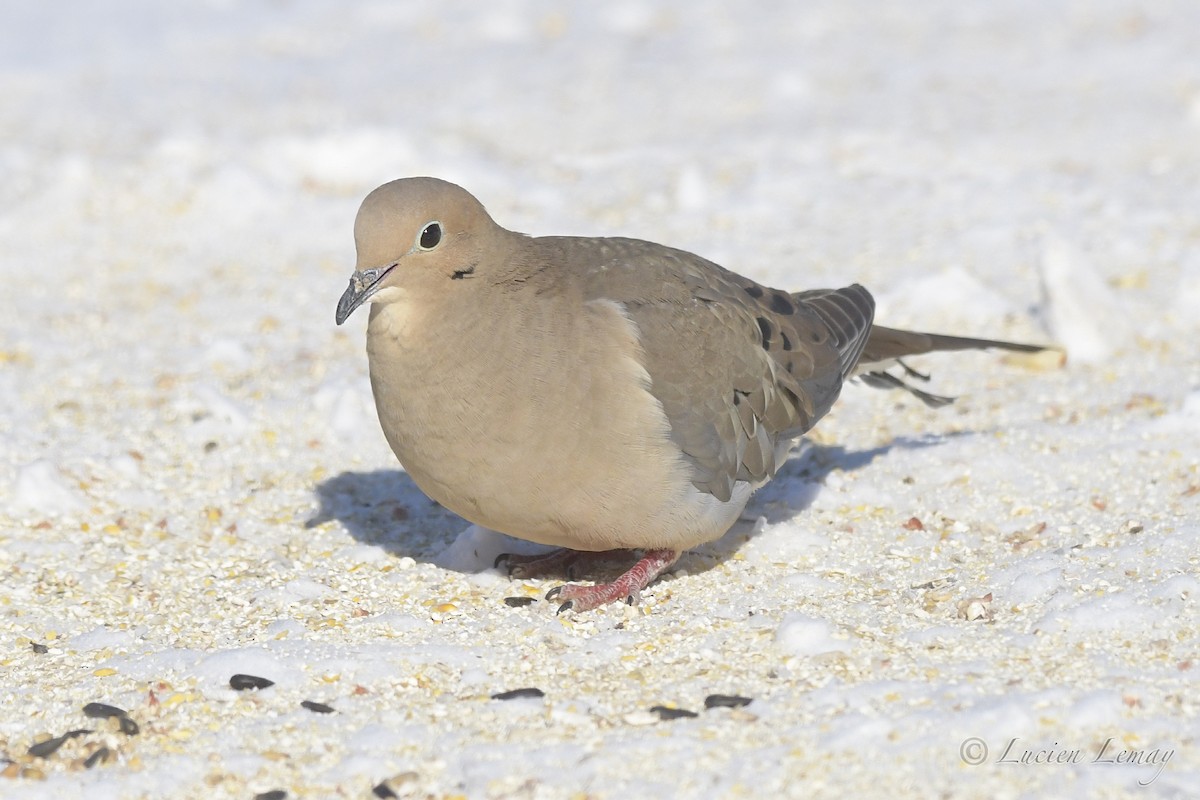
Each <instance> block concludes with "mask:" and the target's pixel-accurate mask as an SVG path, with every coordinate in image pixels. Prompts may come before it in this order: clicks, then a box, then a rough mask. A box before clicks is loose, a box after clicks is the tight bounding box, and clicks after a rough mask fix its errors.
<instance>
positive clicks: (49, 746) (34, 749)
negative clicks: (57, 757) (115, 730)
mask: <svg viewBox="0 0 1200 800" xmlns="http://www.w3.org/2000/svg"><path fill="white" fill-rule="evenodd" d="M91 732H92V731H91V730H90V729H88V728H78V729H76V730H73V731H67V732H66V733H64V734H63V735H62V736H55V737H54V738H53V739H47V740H46V741H44V742H38V743H37V744H35V745H30V747H29V750H28V752H29V755H31V756H33V757H34V758H48V757H50V756H52V755H54V753H55V751H56V750H58V748H60V747H62V746H63V745H64V744H66V743H67V742H68V741H70V740H71V739H74V738H75V737H76V736H83V735H84V734H86V733H91Z"/></svg>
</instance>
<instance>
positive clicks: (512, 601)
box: [504, 597, 537, 608]
mask: <svg viewBox="0 0 1200 800" xmlns="http://www.w3.org/2000/svg"><path fill="white" fill-rule="evenodd" d="M536 602H537V600H536V599H534V598H532V597H506V598H504V604H505V605H506V606H511V607H512V608H522V607H524V606H531V605H533V604H534V603H536Z"/></svg>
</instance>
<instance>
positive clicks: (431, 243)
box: [417, 220, 442, 250]
mask: <svg viewBox="0 0 1200 800" xmlns="http://www.w3.org/2000/svg"><path fill="white" fill-rule="evenodd" d="M441 242H442V223H440V222H438V221H437V220H434V221H433V222H427V223H425V227H424V228H422V229H421V233H420V234H419V235H418V236H417V247H418V248H419V249H421V250H432V249H433V248H435V247H437V246H438V245H439V244H441Z"/></svg>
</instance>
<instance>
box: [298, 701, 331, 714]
mask: <svg viewBox="0 0 1200 800" xmlns="http://www.w3.org/2000/svg"><path fill="white" fill-rule="evenodd" d="M300 705H302V706H304V707H305V708H307V709H308V710H309V711H313V712H316V713H317V714H332V713H333V706H327V705H325V704H324V703H317V702H314V701H312V700H304V701H302V702H301V703H300Z"/></svg>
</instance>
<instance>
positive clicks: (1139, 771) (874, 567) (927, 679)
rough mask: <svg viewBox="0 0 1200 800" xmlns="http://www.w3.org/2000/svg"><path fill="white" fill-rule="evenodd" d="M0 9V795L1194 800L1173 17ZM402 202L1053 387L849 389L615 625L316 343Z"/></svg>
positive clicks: (971, 9)
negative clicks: (94, 713)
mask: <svg viewBox="0 0 1200 800" xmlns="http://www.w3.org/2000/svg"><path fill="white" fill-rule="evenodd" d="M0 14H2V16H3V24H0V277H2V280H3V284H2V286H3V291H2V292H0V759H2V760H0V796H3V797H6V798H63V797H79V796H86V797H88V798H163V797H212V798H226V797H228V798H249V797H255V796H256V795H260V794H263V793H268V792H273V791H275V792H285V793H286V795H280V794H275V795H270V794H267V795H266V796H267V797H281V796H286V797H303V798H329V797H348V798H365V797H372V796H380V797H384V796H389V795H388V794H387V793H388V791H391V792H394V794H395V795H397V796H400V797H407V796H414V797H425V796H432V797H452V796H466V797H471V798H485V797H486V798H502V797H503V798H559V797H595V798H609V797H612V798H618V797H652V796H662V797H667V796H681V797H683V796H686V797H768V796H797V797H799V796H803V797H845V796H887V797H889V798H891V799H892V800H899V799H900V798H928V797H951V796H953V797H990V798H1006V797H1034V796H1061V797H1067V796H1070V797H1087V796H1090V797H1117V796H1129V797H1185V796H1195V792H1196V791H1197V789H1196V787H1197V786H1200V740H1198V737H1200V700H1198V699H1197V686H1198V684H1200V680H1198V679H1200V645H1198V641H1200V639H1198V637H1200V613H1198V612H1197V605H1198V602H1200V577H1198V571H1200V335H1198V334H1200V322H1198V318H1200V146H1198V143H1200V61H1198V60H1197V57H1196V52H1197V47H1198V46H1200V34H1198V33H1197V32H1198V31H1200V5H1198V4H1196V3H1192V2H1187V1H1186V0H1179V2H1168V1H1162V2H1158V1H1155V0H1151V2H1119V1H1118V0H1078V1H1077V2H1044V1H1043V0H1019V1H1016V2H1006V3H991V2H972V1H969V0H968V1H967V2H964V1H963V0H929V1H928V2H921V3H892V4H883V3H872V2H866V0H852V1H851V2H847V1H846V0H827V1H826V2H812V3H758V4H755V3H751V4H745V3H737V4H735V3H720V2H715V0H714V1H713V2H707V1H706V2H696V0H688V1H687V2H683V1H680V2H671V3H647V2H631V1H629V0H616V1H615V2H609V3H594V4H560V3H554V2H549V1H548V0H547V1H545V2H537V1H535V0H528V1H525V0H497V1H496V2H492V3H488V4H480V3H471V2H463V1H459V2H439V3H415V2H414V3H390V2H382V1H380V2H361V3H321V2H315V1H312V0H286V1H280V2H245V3H231V2H223V1H218V0H213V2H207V3H202V2H192V3H158V2H149V1H148V0H143V1H142V2H136V1H135V0H123V1H117V0H114V2H107V3H84V2H75V3H57V4H51V3H41V4H35V3H18V2H9V3H6V4H4V7H3V11H2V12H0ZM420 174H428V175H437V176H441V177H445V178H448V179H451V180H454V181H456V182H459V183H462V184H463V185H465V186H466V187H468V188H469V189H471V190H472V191H473V192H474V193H476V194H477V195H478V196H479V197H480V198H481V199H482V200H483V202H484V203H485V204H486V205H487V206H488V208H489V209H490V210H491V212H492V213H493V215H494V216H495V217H496V218H497V219H498V220H499V221H500V222H501V223H503V224H506V225H507V226H508V227H511V228H515V229H518V230H524V231H527V232H529V233H536V234H544V233H577V234H621V235H631V236H640V237H644V238H650V239H654V240H657V241H661V242H664V243H668V244H672V245H675V246H679V247H683V248H686V249H690V250H693V251H696V252H699V253H701V254H704V255H706V256H708V257H710V258H713V259H715V260H717V261H719V262H721V263H723V264H725V265H727V266H729V267H731V268H734V269H737V270H738V271H741V272H744V273H746V274H748V275H751V276H753V277H755V278H756V279H758V280H761V281H764V282H767V283H770V284H774V285H777V286H780V287H787V288H795V289H800V288H811V287H817V286H827V285H835V284H843V283H847V282H850V281H855V280H857V281H861V282H863V283H864V284H866V285H867V286H868V287H870V288H871V289H872V290H873V291H874V292H875V293H876V294H877V297H878V299H879V319H880V320H881V321H883V322H884V323H886V324H892V325H897V326H913V327H922V328H926V329H930V330H940V331H947V332H956V333H966V334H976V335H989V336H1006V337H1011V338H1018V339H1025V340H1032V341H1049V340H1054V341H1058V342H1060V343H1062V344H1063V345H1065V346H1066V348H1067V349H1068V350H1069V351H1070V353H1071V360H1070V363H1069V364H1068V365H1067V366H1066V368H1064V369H1054V368H1047V366H1046V365H1044V364H1042V365H1039V364H1029V363H1011V362H1006V361H1005V360H1004V359H1002V358H1001V357H999V356H996V355H993V354H965V355H945V356H938V357H930V358H927V359H922V360H919V361H917V362H916V363H917V365H918V366H920V367H921V368H923V369H929V370H931V371H932V372H933V373H934V383H933V384H932V389H933V391H937V392H944V393H950V394H956V395H958V396H959V400H958V402H957V403H956V404H955V405H953V406H951V407H949V408H947V409H943V410H941V411H931V410H928V409H926V408H924V407H923V406H922V405H921V404H920V403H918V402H915V401H913V400H911V399H910V398H906V397H901V396H898V395H896V394H889V393H883V392H876V391H871V390H868V389H865V388H857V387H851V388H849V389H848V390H847V391H846V392H845V393H844V395H843V398H842V400H841V401H840V402H839V404H838V406H837V407H836V408H835V410H834V411H833V413H832V414H831V415H830V416H829V417H828V418H827V419H826V420H824V421H823V422H822V424H821V425H820V426H819V427H818V429H817V431H816V432H815V434H814V436H813V437H812V440H811V441H810V442H809V443H808V444H806V445H805V446H804V447H803V448H801V449H799V450H798V452H797V454H796V456H795V457H794V458H793V460H792V461H791V462H789V464H788V465H787V466H786V467H785V468H784V470H783V472H782V474H781V476H780V478H779V479H778V480H777V481H776V482H775V483H773V484H771V485H770V486H768V487H767V488H766V489H764V490H763V491H761V492H760V493H759V495H758V496H757V497H756V498H755V499H754V500H753V501H752V503H751V505H750V507H749V508H748V509H747V514H746V520H745V521H744V522H743V523H740V524H739V525H738V526H737V527H735V528H734V530H733V531H731V532H730V534H729V535H728V536H726V537H725V538H724V539H723V540H721V541H718V542H715V543H712V544H710V545H708V546H705V547H702V548H699V549H698V550H696V551H694V552H691V553H689V554H687V555H685V556H684V558H683V559H682V561H681V562H680V565H679V569H678V570H677V571H676V572H675V573H674V574H673V575H672V576H670V577H668V578H667V579H664V580H662V581H661V582H659V583H657V584H656V585H654V586H653V587H652V588H651V590H649V591H648V592H647V593H646V597H645V602H644V603H643V604H642V605H641V606H639V607H633V608H630V607H611V608H605V609H601V610H597V611H594V612H590V613H587V614H582V615H571V614H566V615H563V616H561V617H557V616H555V614H554V606H553V605H552V604H548V603H543V602H540V600H539V602H536V603H534V604H532V605H526V606H519V607H513V606H510V605H508V604H506V603H505V602H504V598H506V597H514V596H515V597H531V598H540V597H541V595H542V594H544V592H545V591H546V590H547V589H548V588H549V587H550V586H552V585H554V582H544V583H543V582H522V581H517V580H511V579H509V578H507V577H505V576H502V575H500V574H498V573H497V572H495V571H493V570H492V569H490V565H491V561H492V558H493V556H494V555H495V554H496V553H498V552H500V551H501V550H505V549H510V548H511V547H513V543H512V542H511V541H508V540H503V539H501V538H500V537H497V536H496V535H493V534H490V533H488V532H485V531H480V530H478V529H474V528H469V527H468V526H467V525H466V523H464V522H463V521H461V520H460V519H458V518H456V517H454V516H452V515H450V514H449V513H447V512H445V511H443V510H441V509H440V508H438V507H435V506H433V505H431V504H430V502H429V501H427V500H426V499H424V498H423V497H422V495H421V494H420V493H419V492H418V491H417V490H416V488H415V487H414V486H413V484H412V483H411V482H410V481H409V480H408V479H407V478H406V477H405V476H404V475H403V473H401V472H400V471H399V470H398V467H397V464H396V463H395V460H394V458H393V456H392V454H391V453H390V451H389V450H388V448H387V446H386V444H385V443H384V441H383V437H382V435H381V434H380V432H379V430H378V424H377V422H376V420H375V416H374V409H373V406H372V402H371V399H370V393H369V388H368V385H367V379H366V366H367V364H366V356H365V353H364V351H363V326H364V323H365V319H366V315H357V316H356V317H354V318H353V319H352V320H351V321H350V323H349V324H348V325H347V326H345V327H344V328H335V327H334V324H333V312H334V306H335V303H336V301H337V298H338V296H339V295H340V293H341V292H342V289H343V288H344V286H345V282H346V278H347V277H348V275H349V272H350V269H351V266H352V264H353V245H352V239H351V224H352V220H353V216H354V213H355V210H356V208H357V205H358V202H359V201H360V199H361V198H362V196H363V195H364V194H365V193H366V192H367V191H369V190H370V189H371V188H373V187H374V186H376V185H377V184H379V183H382V182H384V181H386V180H389V179H392V178H395V177H400V176H404V175H420ZM989 598H990V599H989ZM236 673H245V674H251V675H256V676H261V677H264V678H268V679H270V680H272V681H274V685H273V686H271V687H269V688H266V689H262V690H258V691H254V690H250V691H243V692H235V691H234V690H233V689H231V688H230V686H229V678H230V677H231V676H232V675H234V674H236ZM528 687H536V688H537V689H540V690H541V691H542V692H543V693H544V694H543V696H541V697H526V698H520V699H513V700H497V699H493V698H492V695H493V694H495V693H498V692H502V691H505V690H511V689H519V688H528ZM716 694H723V695H738V696H744V697H748V698H751V702H750V704H749V705H746V706H744V707H741V708H733V709H730V708H714V709H711V710H705V708H704V705H705V698H706V697H708V696H710V695H716ZM302 701H314V702H317V703H323V704H326V705H327V706H330V707H332V709H333V713H320V712H321V711H322V710H323V709H321V708H320V707H319V706H317V707H314V708H316V710H312V709H310V708H306V707H303V706H301V702H302ZM93 702H103V703H108V704H111V705H114V706H117V707H119V708H121V709H124V710H125V711H127V712H128V715H129V719H131V720H133V721H134V722H135V723H136V725H137V727H138V729H139V733H138V734H137V735H129V734H128V733H123V732H121V730H120V720H119V719H107V720H106V719H92V718H88V717H86V716H85V715H84V713H83V711H82V709H83V707H84V706H85V705H86V704H88V703H93ZM655 706H664V707H667V708H674V709H684V710H687V711H692V712H695V714H696V715H695V716H687V715H684V716H680V717H678V718H673V719H670V718H664V717H672V716H677V715H674V714H670V713H664V712H662V711H651V710H650V709H651V708H653V707H655ZM125 725H126V729H128V728H129V725H128V723H125ZM78 729H88V730H91V732H90V733H85V734H81V735H79V736H76V737H75V738H71V739H69V740H66V741H65V742H64V743H63V744H62V745H61V747H60V748H59V749H57V751H55V752H52V753H48V752H47V751H49V750H51V749H52V748H53V743H51V744H39V743H41V742H43V740H45V739H49V738H52V737H57V736H61V735H63V734H66V733H68V732H69V731H72V730H78ZM31 746H32V747H35V751H34V752H35V753H39V752H40V753H44V754H45V755H42V756H39V755H31V754H30V753H29V748H30V747H31ZM1134 753H1136V754H1138V755H1137V756H1136V759H1135V760H1136V761H1137V762H1139V763H1118V762H1119V761H1121V760H1125V761H1127V760H1128V759H1129V758H1131V757H1132V756H1131V754H1134ZM85 762H87V763H86V764H85ZM373 789H374V790H375V793H374V795H373V794H372V791H373Z"/></svg>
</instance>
